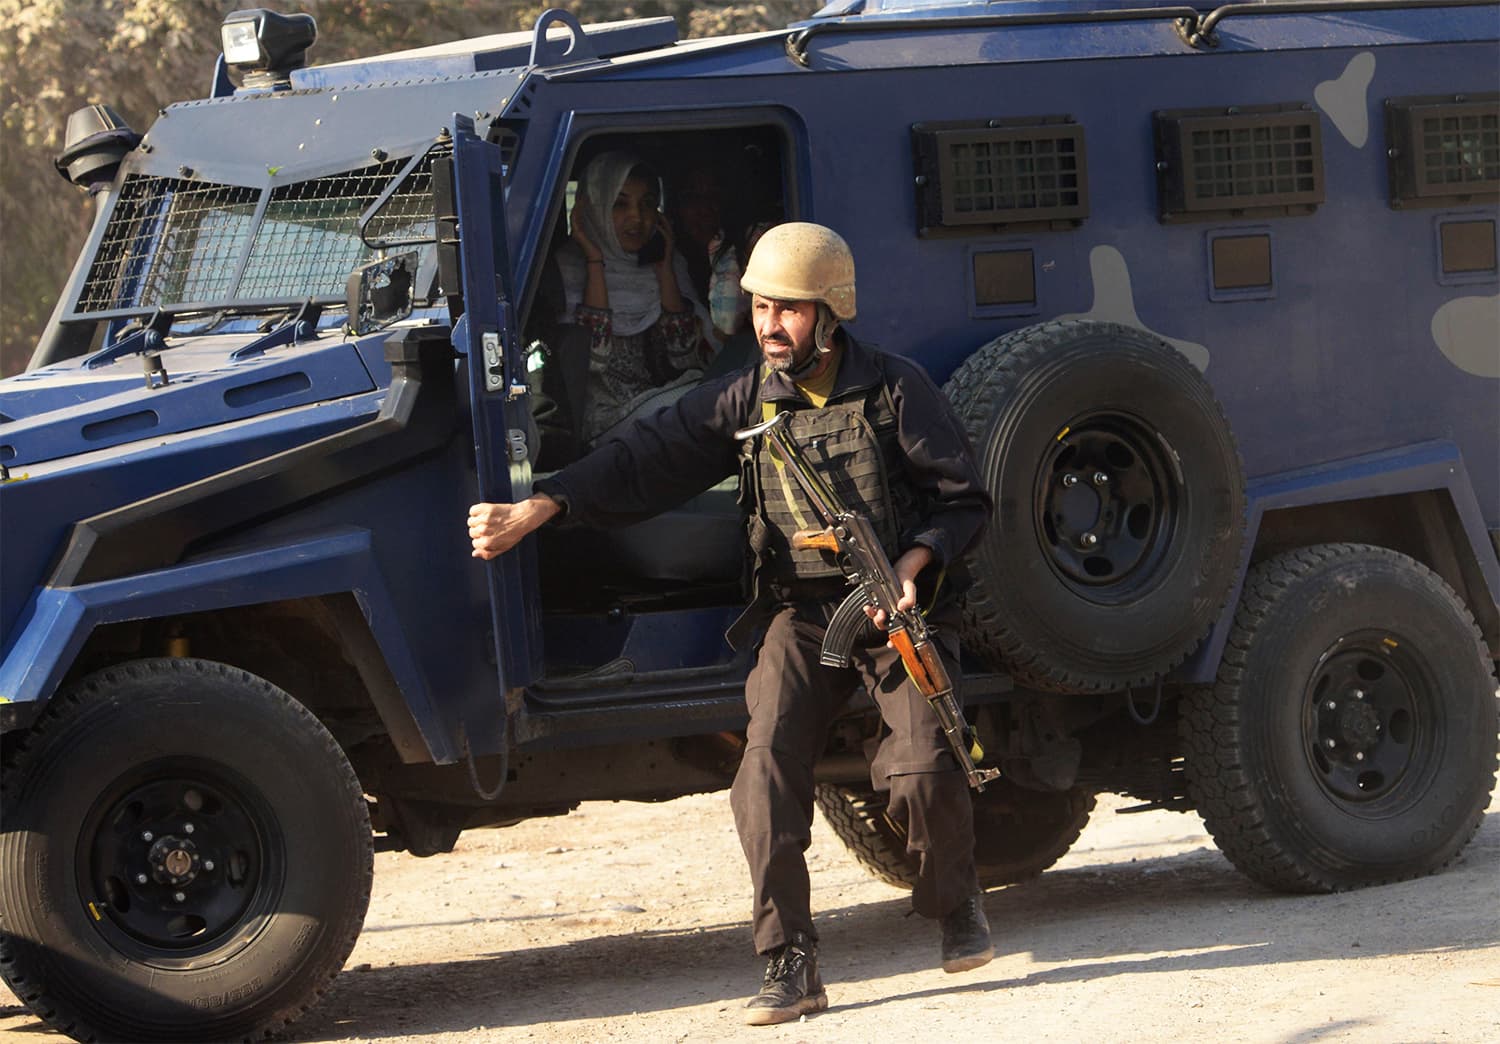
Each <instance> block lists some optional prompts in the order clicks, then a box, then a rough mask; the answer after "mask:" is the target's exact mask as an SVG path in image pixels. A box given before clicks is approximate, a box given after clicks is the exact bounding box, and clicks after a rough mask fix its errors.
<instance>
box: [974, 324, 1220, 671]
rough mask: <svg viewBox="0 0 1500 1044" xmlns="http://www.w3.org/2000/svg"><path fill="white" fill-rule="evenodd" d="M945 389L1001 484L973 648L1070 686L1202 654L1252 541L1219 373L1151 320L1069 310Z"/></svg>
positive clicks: (994, 489) (983, 555)
mask: <svg viewBox="0 0 1500 1044" xmlns="http://www.w3.org/2000/svg"><path fill="white" fill-rule="evenodd" d="M945 390H946V392H947V394H948V397H949V398H950V399H951V400H952V402H953V404H954V406H955V408H956V410H957V412H958V414H959V417H960V418H961V420H962V422H963V425H964V427H965V429H966V430H967V432H968V435H969V438H970V440H971V441H972V442H973V444H974V448H975V452H976V454H977V459H978V463H979V469H980V474H981V475H982V476H983V479H984V482H985V485H986V487H987V488H988V489H989V491H990V493H991V495H992V496H993V497H994V499H995V513H994V516H993V518H992V519H991V522H990V525H989V527H988V528H987V529H986V530H985V533H984V535H983V536H982V537H981V539H980V542H979V544H978V546H977V547H976V548H975V549H974V550H973V551H972V552H971V553H970V555H969V564H970V568H971V571H972V573H973V578H974V585H973V587H972V588H971V589H970V590H969V592H968V594H967V595H966V596H965V602H964V620H965V638H966V640H967V641H968V643H969V644H970V645H971V647H973V648H975V649H976V650H978V651H979V652H981V653H982V654H984V655H985V656H986V657H987V658H988V659H990V660H992V661H993V662H996V663H997V664H999V665H1002V666H1004V667H1006V668H1007V669H1008V670H1009V671H1010V672H1011V674H1012V675H1013V676H1015V677H1016V679H1017V680H1018V681H1020V682H1022V683H1024V684H1026V685H1029V686H1031V687H1033V688H1040V689H1047V690H1053V691H1063V692H1103V691H1109V690H1114V689H1123V688H1128V687H1130V686H1136V685H1143V684H1145V683H1147V682H1149V681H1151V680H1152V679H1154V678H1156V677H1158V676H1160V675H1162V674H1165V673H1166V672H1167V671H1169V670H1171V669H1172V668H1173V667H1175V666H1177V665H1178V664H1180V663H1181V662H1182V661H1183V660H1184V659H1186V658H1187V656H1188V654H1189V653H1191V652H1192V651H1193V649H1194V648H1195V647H1196V646H1197V644H1198V643H1199V641H1200V640H1201V639H1202V638H1203V636H1204V634H1205V633H1207V631H1208V628H1209V627H1210V626H1211V624H1212V623H1213V621H1214V620H1215V619H1216V618H1217V616H1218V614H1219V612H1220V611H1221V609H1222V608H1223V606H1224V605H1225V604H1226V602H1227V600H1228V598H1229V593H1230V591H1231V589H1232V587H1233V584H1234V581H1235V579H1236V577H1237V570H1238V566H1239V558H1240V547H1241V544H1242V542H1243V539H1244V514H1245V494H1244V476H1243V470H1242V467H1241V464H1240V458H1239V453H1238V451H1237V449H1236V448H1235V443H1234V438H1233V435H1232V434H1231V432H1230V428H1229V422H1228V420H1227V419H1226V418H1225V416H1224V411H1223V410H1222V408H1221V407H1220V406H1219V404H1218V402H1217V401H1216V400H1215V398H1214V395H1213V390H1212V389H1211V388H1210V387H1209V385H1208V382H1207V381H1206V380H1205V379H1204V377H1203V375H1202V374H1201V373H1199V372H1198V370H1197V369H1195V368H1194V367H1193V366H1192V365H1191V364H1190V363H1189V362H1188V361H1187V360H1186V359H1185V358H1183V356H1182V355H1181V353H1179V352H1178V351H1177V350H1176V349H1175V348H1173V347H1172V346H1171V345H1169V344H1167V343H1166V342H1165V341H1162V340H1161V339H1160V338H1158V337H1156V336H1154V335H1152V334H1149V333H1146V332H1145V331H1143V330H1138V329H1135V328H1133V327H1128V326H1122V325H1119V324H1117V323H1104V322H1094V321H1090V320H1060V321H1057V322H1051V323H1045V324H1042V325H1040V326H1034V327H1029V328H1026V329H1023V330H1017V331H1014V332H1012V333H1009V334H1007V335H1005V336H1004V337H1001V338H999V339H998V340H996V341H993V342H991V343H990V344H987V345H985V346H984V347H983V348H981V349H979V350H978V351H977V352H975V353H974V354H973V355H972V356H971V357H970V358H969V359H968V360H967V361H966V362H965V363H964V364H963V365H962V366H961V367H959V369H958V371H957V372H956V373H954V375H953V377H952V378H951V379H950V380H949V381H948V384H947V386H946V388H945Z"/></svg>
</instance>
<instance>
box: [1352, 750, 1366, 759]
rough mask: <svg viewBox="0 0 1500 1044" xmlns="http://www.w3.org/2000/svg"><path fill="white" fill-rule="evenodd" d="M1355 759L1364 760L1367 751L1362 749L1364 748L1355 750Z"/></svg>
mask: <svg viewBox="0 0 1500 1044" xmlns="http://www.w3.org/2000/svg"><path fill="white" fill-rule="evenodd" d="M1354 760H1355V761H1364V760H1365V752H1364V751H1362V750H1356V751H1355V752H1354Z"/></svg>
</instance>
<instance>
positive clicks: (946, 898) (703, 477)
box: [468, 222, 994, 1025]
mask: <svg viewBox="0 0 1500 1044" xmlns="http://www.w3.org/2000/svg"><path fill="white" fill-rule="evenodd" d="M742 282H743V285H744V287H745V289H747V290H748V291H750V292H751V293H752V295H753V296H752V305H751V317H752V323H753V326H754V331H755V335H756V339H757V342H758V344H759V348H760V358H759V359H758V360H756V361H755V362H753V363H751V364H749V365H747V366H745V367H744V368H743V369H741V370H739V371H738V372H735V373H731V374H727V375H725V376H723V377H720V378H717V379H712V380H709V381H707V382H704V383H703V384H700V385H699V386H698V387H696V388H694V389H692V390H691V391H689V392H688V393H687V394H685V395H684V396H682V397H681V398H680V399H678V400H677V401H676V402H675V403H673V404H672V405H671V406H669V407H668V408H666V409H663V410H661V411H659V412H657V413H655V414H653V415H652V416H650V417H647V418H644V419H641V420H638V421H636V422H634V423H633V424H632V425H630V426H629V427H627V428H626V429H625V430H624V431H622V432H621V433H620V434H618V435H617V436H616V437H614V438H611V439H610V440H608V441H607V442H605V443H604V444H603V445H601V446H600V447H598V448H597V449H595V450H594V451H593V452H592V453H590V454H588V455H587V456H585V457H583V458H581V459H579V460H577V461H575V462H573V463H572V464H570V465H568V466H567V467H565V468H563V469H562V470H561V471H558V472H556V473H555V474H553V475H550V476H548V477H546V478H544V479H540V480H538V481H537V482H536V484H535V493H534V494H533V495H532V496H531V497H530V498H529V499H527V500H524V501H521V502H519V503H515V504H475V505H473V506H472V507H471V508H470V511H469V516H468V531H469V537H470V540H471V543H472V546H473V555H474V556H475V557H476V558H481V559H490V558H494V557H495V556H497V555H499V554H501V553H503V552H504V551H506V550H508V549H509V548H511V547H513V546H515V545H516V544H517V543H519V542H520V541H521V539H522V538H524V537H525V536H526V535H527V534H529V533H531V532H532V531H534V530H535V529H537V528H538V527H540V526H542V525H543V524H545V523H547V522H548V521H551V520H553V519H558V518H561V519H562V520H565V521H566V522H568V523H569V524H579V525H588V526H594V527H599V528H611V527H616V526H622V525H628V524H630V523H632V522H635V521H639V520H641V519H644V518H648V517H650V516H651V515H653V514H656V513H658V512H660V511H662V510H665V509H667V508H669V507H671V506H673V505H675V504H677V503H680V502H682V501H683V500H685V499H687V498H688V497H690V496H692V495H694V494H695V493H697V492H698V491H699V490H701V489H704V488H706V487H707V486H710V485H712V484H713V483H715V482H718V481H720V480H721V479H723V478H725V477H727V476H729V475H732V474H736V473H739V474H743V475H745V476H746V477H747V481H748V482H749V483H750V485H751V489H750V490H748V491H747V492H748V494H749V495H748V496H747V497H746V503H747V511H748V512H749V525H748V529H747V532H748V533H749V535H750V543H751V550H752V551H753V552H754V554H755V566H754V571H753V577H752V583H751V586H752V591H751V599H750V607H749V608H748V609H747V610H746V613H745V615H744V616H742V617H741V619H740V621H739V622H737V623H736V624H735V626H734V627H733V628H731V631H730V634H729V635H728V636H727V637H728V638H729V639H730V641H731V643H732V644H736V645H738V644H742V643H743V642H744V641H745V640H746V639H747V638H748V637H750V636H751V635H753V634H755V633H756V632H758V631H759V629H760V628H762V627H763V628H764V632H763V635H762V637H761V638H760V641H759V644H758V647H757V651H756V657H755V663H754V666H753V667H752V668H751V670H750V674H749V677H748V679H747V681H746V685H745V701H746V705H747V708H748V710H749V714H750V720H749V726H748V728H747V730H746V746H745V750H744V755H743V758H742V761H741V763H740V766H739V769H738V771H737V773H736V775H735V779H734V784H733V787H732V789H731V792H730V801H731V807H732V809H733V812H734V819H735V826H736V829H737V830H738V832H739V837H740V842H741V845H742V847H743V849H744V852H745V857H746V861H747V862H748V864H749V868H750V876H751V881H752V885H753V891H754V907H753V918H752V922H753V923H752V932H753V937H754V943H755V948H756V950H757V952H759V953H760V954H762V955H764V956H765V957H766V959H767V968H766V972H765V977H764V980H763V985H762V987H761V990H760V992H759V993H758V994H757V995H756V996H755V997H754V998H752V999H751V1000H750V1002H749V1004H748V1006H747V1009H746V1013H745V1021H747V1022H748V1023H750V1024H751V1025H770V1024H774V1023H780V1022H788V1021H792V1020H795V1019H797V1018H799V1017H800V1016H802V1015H804V1014H808V1013H811V1012H816V1011H821V1010H823V1009H824V1008H826V1007H827V1005H828V995H827V992H826V991H825V989H824V987H823V983H822V980H821V978H820V976H819V973H818V965H817V948H816V943H817V930H816V927H815V926H814V924H813V919H812V911H811V889H810V882H809V878H808V871H807V864H806V861H805V859H804V852H805V851H806V849H807V847H808V845H809V844H810V843H811V837H812V834H811V824H812V809H813V787H814V764H815V762H816V760H817V758H818V755H819V754H820V753H821V752H822V750H823V748H824V745H825V743H826V738H827V732H828V729H829V727H830V725H831V723H832V721H833V720H834V718H835V717H836V715H837V714H838V713H839V711H840V709H841V708H842V707H843V706H844V704H845V703H846V702H847V701H848V700H849V698H850V697H851V696H852V695H853V694H854V692H855V691H856V690H857V689H862V690H864V691H866V692H868V693H869V694H870V696H871V697H872V698H873V699H874V701H875V702H876V703H877V704H878V706H879V708H880V711H881V717H882V719H883V721H884V725H883V727H882V729H881V730H880V735H879V737H878V739H877V740H874V741H872V744H871V745H872V746H873V747H875V749H876V753H875V756H874V758H873V760H872V762H871V766H870V774H871V780H872V782H873V784H874V785H875V786H876V787H877V788H878V789H880V790H883V791H887V792H888V793H889V800H888V805H887V808H888V814H889V815H890V816H891V818H892V820H893V821H894V822H895V823H896V824H897V826H898V829H899V830H900V831H901V832H902V833H903V834H904V836H905V837H906V839H907V852H908V854H909V855H910V856H911V857H912V858H913V859H914V860H915V861H916V863H917V865H918V871H917V879H916V882H915V886H914V888H913V891H912V906H913V909H914V910H915V911H916V912H917V913H919V914H922V915H924V916H926V917H931V918H936V919H940V920H941V923H942V944H941V963H942V967H943V970H944V971H949V972H959V971H967V970H969V969H972V968H977V967H979V966H981V965H983V964H985V963H986V962H988V961H989V960H990V959H991V958H992V957H993V955H994V949H993V946H992V945H991V942H990V935H989V925H988V923H987V922H986V920H985V916H984V910H983V906H982V893H981V892H980V890H979V884H978V877H977V873H976V869H975V864H974V824H973V807H972V803H971V799H970V795H969V789H968V786H967V782H966V779H965V777H964V774H963V773H962V772H961V771H960V770H959V768H958V766H957V764H956V762H955V760H954V758H953V755H952V753H951V751H950V749H949V747H948V744H947V741H946V740H945V739H944V736H943V733H942V729H941V726H940V725H939V724H938V720H937V716H936V715H935V713H934V712H933V710H932V708H931V706H930V705H929V704H928V703H927V701H926V700H925V699H924V698H923V697H922V695H921V693H920V691H919V690H918V689H917V687H916V685H915V684H914V683H913V682H912V681H911V679H910V678H908V677H907V676H906V674H905V672H904V670H903V669H902V667H901V660H900V658H899V655H898V653H897V652H896V651H895V650H894V649H892V648H891V647H890V646H889V645H887V644H886V641H885V635H884V632H883V631H882V630H881V629H880V628H879V626H878V625H879V624H880V623H881V622H882V621H880V620H878V619H875V618H874V617H873V616H872V624H871V626H869V627H867V628H865V633H864V634H863V635H862V636H861V638H860V640H859V641H858V642H856V644H855V648H854V656H853V663H852V665H851V666H850V667H847V668H837V667H828V666H823V665H821V664H820V663H819V653H820V650H821V645H822V641H823V637H824V634H825V631H826V628H827V625H828V622H829V619H830V615H831V614H832V612H833V610H834V609H835V608H836V607H837V606H838V604H839V602H840V601H842V600H843V598H844V596H845V594H846V593H847V585H846V583H845V580H844V577H843V575H842V572H841V570H840V569H839V567H838V563H837V562H836V561H834V560H833V558H832V556H831V555H829V554H828V553H826V552H823V551H818V550H815V549H806V548H796V547H794V546H793V543H792V540H791V535H792V531H793V530H794V529H797V528H800V526H799V522H798V520H799V519H802V518H804V517H805V515H806V514H809V513H811V512H810V508H809V507H808V505H806V504H805V503H802V504H800V505H799V504H798V502H797V501H796V499H795V498H796V496H797V493H796V490H795V489H794V488H793V486H794V485H795V484H794V483H790V482H788V481H787V477H786V476H785V474H784V472H783V469H782V468H781V467H780V466H779V465H780V462H779V459H778V458H776V457H775V456H774V454H773V453H772V452H771V450H770V449H769V448H767V447H766V446H765V445H764V440H763V439H759V438H757V439H753V440H749V441H745V442H741V441H740V440H739V439H737V437H736V432H738V431H740V430H742V429H744V428H747V427H750V426H753V425H755V424H759V423H760V422H761V421H763V420H768V419H770V418H771V417H774V416H776V415H777V413H778V412H780V411H783V410H788V411H791V413H792V419H791V422H790V425H789V427H790V430H791V432H792V434H793V436H794V437H796V438H797V439H798V440H799V441H800V442H801V443H802V444H803V445H808V444H809V443H810V442H812V441H814V440H817V441H818V442H819V444H820V445H821V446H822V447H823V449H820V450H819V451H817V452H815V453H813V454H811V456H812V457H813V459H814V460H815V461H817V462H818V463H817V467H818V468H819V470H820V471H822V472H823V474H824V476H825V477H826V479H827V480H828V481H829V482H831V483H832V484H833V485H834V486H835V488H836V489H838V490H839V491H840V492H841V494H842V495H843V498H844V499H845V501H846V502H848V503H849V504H850V506H851V507H852V508H853V509H855V510H859V511H862V512H864V513H865V514H866V515H867V516H868V517H869V518H870V519H871V521H872V523H873V524H875V527H876V530H877V532H879V533H881V535H882V542H883V543H884V544H885V545H886V546H885V552H886V554H887V555H888V556H889V558H890V559H891V561H892V563H893V564H894V567H895V573H896V576H897V578H898V579H899V581H900V582H901V586H902V590H903V595H902V598H901V600H900V602H899V606H898V607H899V608H902V609H909V608H911V607H913V606H915V605H917V604H922V605H924V606H932V608H931V609H930V610H929V611H928V617H929V620H930V622H931V625H932V630H933V633H934V634H935V636H936V637H935V644H937V645H938V646H940V647H941V655H942V656H943V659H944V661H945V662H946V664H947V665H948V667H949V671H950V673H951V674H952V675H953V676H954V677H955V678H956V677H957V675H958V658H957V652H958V650H957V633H958V631H957V618H956V617H957V612H956V606H955V602H954V594H955V593H956V591H957V589H958V588H959V586H961V585H960V584H959V583H957V582H956V581H958V580H959V579H960V577H961V575H962V573H963V569H962V564H961V561H960V556H961V555H962V554H963V552H964V550H965V549H966V548H968V547H969V546H970V545H971V544H972V543H973V542H974V541H975V540H976V539H977V538H978V536H979V533H980V531H981V529H982V528H983V526H984V525H985V522H986V520H987V518H988V516H989V512H990V509H991V503H990V498H989V495H988V494H987V493H986V491H985V488H984V486H983V483H982V482H981V480H980V477H979V475H978V474H977V472H976V470H975V466H974V463H973V454H972V451H971V449H970V447H969V444H968V439H967V437H966V435H965V434H964V431H963V428H962V427H961V426H960V424H959V423H958V421H957V419H956V417H955V416H954V414H953V411H952V408H951V407H950V406H949V405H948V402H947V400H946V399H945V398H944V397H943V395H942V393H941V392H940V391H939V390H938V389H937V387H936V385H934V384H933V382H932V380H931V379H930V378H929V377H928V376H927V374H926V373H925V371H923V370H922V368H921V367H920V366H918V365H917V364H916V363H915V362H912V361H911V360H909V359H906V358H903V357H900V356H895V355H887V354H885V353H883V352H880V351H877V350H875V349H873V348H869V347H866V346H865V345H862V344H860V343H859V342H858V341H856V340H855V339H854V338H853V337H851V336H849V334H848V333H847V332H846V331H845V330H844V329H843V327H842V323H844V322H846V321H848V320H851V319H853V318H854V316H855V298H854V261H853V257H852V255H851V254H850V251H849V248H848V246H847V244H845V242H844V240H843V239H842V238H841V237H839V236H838V235H837V233H835V232H833V231H832V230H831V229H828V228H824V227H822V226H820V225H813V224H807V223H802V222H794V223H789V224H783V225H778V226H775V227H773V228H771V229H770V230H769V231H768V232H766V233H765V235H764V236H763V237H762V239H761V241H760V243H759V245H758V246H757V247H756V249H755V252H754V253H753V254H751V256H750V260H749V264H748V265H747V266H746V269H745V272H744V276H743V280H742ZM832 446H838V447H839V450H838V452H836V453H830V452H826V450H827V448H828V447H832ZM803 524H805V522H804V523H803ZM919 598H920V599H921V601H920V603H919V601H918V599H919Z"/></svg>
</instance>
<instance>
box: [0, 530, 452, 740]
mask: <svg viewBox="0 0 1500 1044" xmlns="http://www.w3.org/2000/svg"><path fill="white" fill-rule="evenodd" d="M343 591H350V592H353V594H354V596H355V598H356V599H358V601H359V604H360V608H361V609H362V610H363V611H364V613H365V617H366V619H367V620H368V621H369V623H370V627H371V629H372V631H374V632H375V633H376V634H377V635H378V639H379V641H380V643H381V648H382V650H383V651H384V652H385V656H386V664H387V666H388V667H389V668H390V670H391V673H392V674H393V675H394V676H395V677H396V679H397V682H398V683H399V684H400V686H401V690H402V692H403V693H404V694H405V695H406V699H407V704H408V706H409V707H410V709H411V712H412V716H413V718H414V719H415V720H416V723H417V727H418V729H420V730H421V733H422V738H423V739H424V740H426V742H427V744H428V747H429V748H430V749H431V751H432V752H433V754H434V755H435V756H436V757H439V758H441V759H444V760H448V759H451V758H452V757H453V755H454V752H453V751H452V750H451V748H449V746H448V744H447V740H446V732H445V730H444V729H443V728H440V727H439V721H438V718H437V713H436V710H435V708H434V706H433V701H432V697H431V693H430V692H429V690H428V688H427V684H426V679H425V677H424V676H423V673H422V671H421V670H420V669H419V668H418V664H417V660H416V657H415V656H414V655H413V654H412V652H411V650H410V648H409V647H408V646H407V643H406V637H405V635H404V634H403V632H402V628H401V626H400V622H399V620H398V619H397V614H396V610H395V607H394V605H393V602H392V599H391V594H390V591H389V590H388V589H387V587H386V583H385V579H384V576H383V574H382V571H381V569H380V568H379V566H378V565H377V563H376V562H375V560H374V554H373V548H372V545H371V535H370V533H369V531H368V530H353V529H350V530H344V531H340V532H334V533H329V534H326V535H323V536H319V537H315V538H310V539H307V540H304V541H298V542H295V543H288V544H283V545H279V546H272V547H265V548H260V549H257V550H254V551H247V552H242V553H239V554H230V555H225V556H224V557H222V558H212V559H208V560H206V561H197V562H191V563H187V564H184V565H181V566H178V567H175V568H172V569H165V570H161V571H159V572H155V573H145V574H141V575H137V576H132V577H126V578H124V579H121V580H108V581H104V582H102V583H96V584H87V585H83V586H79V587H63V588H54V587H45V588H42V589H41V590H39V591H38V592H37V595H36V598H35V599H34V601H33V603H32V604H31V605H29V606H28V607H27V608H28V613H27V616H28V622H27V624H26V626H25V627H24V628H23V629H21V631H20V633H19V634H18V635H17V637H16V641H15V642H14V643H13V644H12V645H11V647H10V649H9V651H8V652H7V654H6V656H5V659H4V660H3V661H0V698H3V699H4V700H5V701H6V702H10V703H29V702H33V701H38V700H42V699H45V698H46V697H47V696H48V695H50V694H51V693H52V691H53V690H55V689H56V687H57V685H58V684H59V683H60V682H61V680H62V678H63V676H64V675H65V674H66V673H67V671H68V668H69V667H70V666H71V664H72V662H73V658H74V657H75V656H76V655H77V654H78V651H79V650H80V649H81V648H82V647H83V643H84V641H85V640H86V639H87V638H88V636H89V634H90V633H91V632H92V631H93V629H94V628H95V627H98V626H101V625H103V624H109V623H119V622H121V621H125V620H150V619H155V618H157V617H161V616H170V615H174V614H180V613H185V612H204V611H208V610H213V609H223V608H228V607H231V606H241V605H255V604H258V603H260V602H266V601H273V600H277V599H287V598H306V597H309V596H313V595H320V594H331V593H336V592H343Z"/></svg>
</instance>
